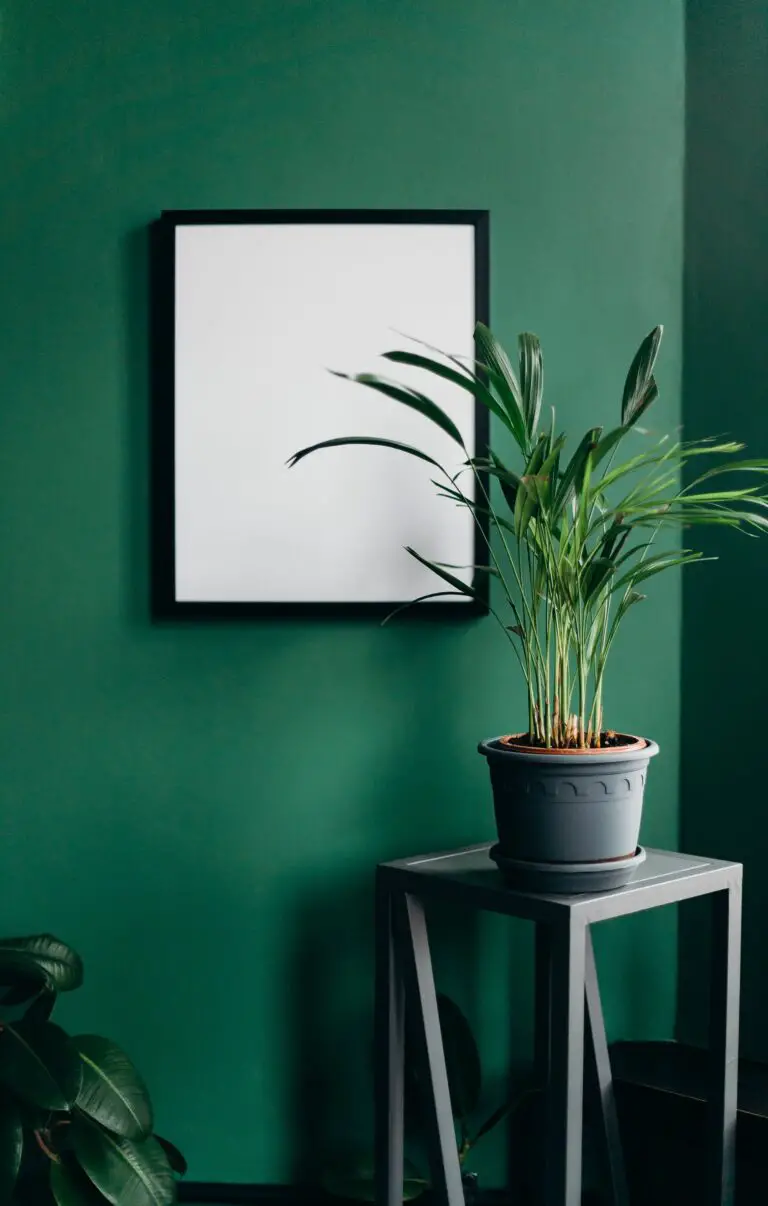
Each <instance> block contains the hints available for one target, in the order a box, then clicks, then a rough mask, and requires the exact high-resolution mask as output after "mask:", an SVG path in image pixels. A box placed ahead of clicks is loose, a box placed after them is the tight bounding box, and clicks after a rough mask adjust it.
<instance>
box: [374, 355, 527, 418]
mask: <svg viewBox="0 0 768 1206" xmlns="http://www.w3.org/2000/svg"><path fill="white" fill-rule="evenodd" d="M384 359H385V360H391V361H392V362H393V363H395V364H408V365H411V366H413V367H414V368H421V369H424V370H425V372H428V373H433V374H434V375H435V376H436V377H443V378H444V379H445V380H446V381H450V382H452V384H453V385H458V386H459V388H460V389H463V390H466V392H467V393H469V394H472V395H473V396H474V397H475V398H477V400H478V402H481V403H482V404H483V406H485V407H486V409H487V410H489V411H490V412H491V414H494V415H495V416H496V418H497V419H500V420H501V422H502V423H503V424H504V426H505V427H506V428H507V430H508V431H510V432H512V433H513V434H514V425H513V423H512V422H511V420H510V418H509V415H508V414H507V412H506V411H505V410H504V407H503V406H500V405H499V403H498V402H497V401H496V399H495V398H494V396H493V394H492V393H491V391H490V390H489V389H488V388H487V386H485V385H484V384H483V382H482V381H480V380H479V378H478V377H475V376H474V374H472V375H469V376H467V375H465V374H464V373H459V372H457V371H456V370H455V369H452V368H449V367H448V365H446V364H440V362H439V360H432V359H430V357H429V356H419V355H418V354H417V353H415V352H385V353H384Z"/></svg>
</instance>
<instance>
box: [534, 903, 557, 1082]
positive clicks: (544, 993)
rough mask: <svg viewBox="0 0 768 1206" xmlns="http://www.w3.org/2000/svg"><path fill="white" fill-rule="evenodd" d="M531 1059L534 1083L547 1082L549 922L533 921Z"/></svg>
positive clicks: (550, 1028) (550, 1022)
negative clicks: (533, 965)
mask: <svg viewBox="0 0 768 1206" xmlns="http://www.w3.org/2000/svg"><path fill="white" fill-rule="evenodd" d="M535 960H536V962H535V973H534V974H535V1001H534V1030H533V1063H534V1074H535V1077H536V1082H537V1084H539V1085H541V1087H542V1089H543V1090H546V1086H547V1085H548V1084H549V1073H550V1062H551V1061H550V1055H551V1052H550V1045H551V1041H552V1016H551V1014H552V936H551V933H550V926H548V925H545V924H544V922H543V921H537V923H536V954H535Z"/></svg>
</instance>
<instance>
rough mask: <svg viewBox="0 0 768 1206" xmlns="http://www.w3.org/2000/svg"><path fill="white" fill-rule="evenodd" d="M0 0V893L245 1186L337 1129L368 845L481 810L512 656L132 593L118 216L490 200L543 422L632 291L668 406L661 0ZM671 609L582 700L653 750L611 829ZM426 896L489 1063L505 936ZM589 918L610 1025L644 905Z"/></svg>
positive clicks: (140, 470) (668, 956)
mask: <svg viewBox="0 0 768 1206" xmlns="http://www.w3.org/2000/svg"><path fill="white" fill-rule="evenodd" d="M0 15H1V16H2V32H1V40H0V155H1V157H2V158H1V162H2V164H3V172H2V176H1V177H0V214H2V218H1V219H0V264H1V265H2V281H3V287H2V290H1V291H0V306H1V307H2V317H1V318H0V373H1V374H2V378H1V381H2V394H1V396H2V406H1V407H0V457H1V458H2V469H1V471H0V514H1V515H2V517H3V518H2V524H0V566H1V567H2V580H3V601H2V617H3V619H2V624H1V625H0V667H2V672H1V673H0V691H1V692H2V696H1V699H2V719H1V723H0V767H2V776H1V777H0V784H1V785H2V811H1V812H0V816H2V843H1V844H0V867H1V870H2V874H1V875H0V893H2V897H1V898H2V926H3V928H4V929H5V930H6V931H9V932H10V931H30V930H34V929H37V928H46V929H54V930H56V931H57V932H59V933H61V935H62V936H64V937H66V938H67V939H69V940H70V941H71V942H72V943H73V944H75V945H76V946H77V947H78V948H79V949H80V950H81V951H82V953H83V955H84V957H85V960H86V965H87V987H86V988H85V989H84V990H83V992H82V993H81V994H80V996H79V997H78V998H77V999H72V1000H71V1001H68V1002H66V1004H65V1008H64V1017H65V1020H66V1021H67V1022H68V1023H70V1024H72V1025H75V1026H77V1027H80V1028H98V1029H102V1030H104V1031H106V1032H107V1033H111V1034H112V1035H114V1036H115V1037H116V1038H118V1039H119V1040H120V1041H121V1042H122V1043H123V1044H124V1045H125V1046H126V1047H127V1048H128V1049H129V1050H130V1051H131V1052H132V1053H133V1055H134V1057H135V1058H136V1060H137V1061H138V1062H139V1064H140V1065H141V1067H142V1068H143V1069H144V1071H145V1074H146V1076H147V1078H148V1080H149V1081H150V1083H151V1085H152V1087H153V1089H154V1095H155V1097H156V1103H157V1113H158V1119H159V1124H160V1126H161V1128H162V1129H163V1130H165V1131H166V1132H169V1133H171V1134H172V1135H173V1136H174V1138H175V1139H176V1140H177V1141H178V1142H179V1143H180V1144H181V1145H183V1146H184V1147H185V1149H186V1150H187V1151H188V1153H189V1155H190V1157H191V1175H192V1176H193V1177H194V1178H196V1179H229V1180H244V1181H245V1180H253V1181H261V1180H283V1179H287V1178H289V1177H291V1176H292V1175H300V1174H302V1173H306V1172H307V1171H308V1170H310V1169H311V1168H312V1166H313V1164H314V1163H315V1162H316V1160H317V1159H318V1155H319V1152H320V1150H321V1149H324V1148H325V1147H326V1146H331V1145H332V1144H333V1143H334V1142H335V1141H338V1140H341V1139H344V1138H348V1137H349V1135H351V1134H354V1133H356V1132H357V1133H359V1134H360V1135H366V1134H367V1127H368V1120H367V1094H368V1085H369V1079H368V1062H369V1044H368V1035H369V1030H368V1026H369V1008H370V997H371V993H370V976H371V961H370V946H371V925H370V903H371V901H370V895H371V892H370V889H371V878H372V870H373V867H374V864H375V863H376V861H377V860H379V859H382V858H386V857H393V856H396V855H403V854H406V853H409V852H416V851H419V850H424V849H426V850H429V849H435V848H438V849H439V848H441V847H449V846H451V845H454V844H459V843H464V842H470V841H473V840H482V839H484V838H486V837H488V836H489V835H490V833H491V830H492V820H491V812H490V801H489V791H488V788H487V785H486V777H485V776H486V772H485V768H484V765H483V764H482V763H481V760H480V759H479V758H478V756H477V755H476V753H475V743H476V741H477V739H478V738H479V737H483V736H487V735H488V734H491V733H494V732H499V731H503V730H505V729H509V728H510V727H513V726H514V725H515V724H517V723H518V720H519V718H520V717H521V716H522V710H521V709H522V692H521V684H520V682H519V678H518V674H517V673H516V670H515V666H514V664H513V663H512V661H511V659H509V658H508V657H507V656H506V655H505V654H504V653H503V651H502V649H501V647H500V645H499V643H498V640H497V635H496V633H495V632H494V630H493V628H492V623H491V621H484V622H478V623H475V624H474V625H467V626H466V627H457V626H454V627H442V626H439V625H434V626H430V625H424V624H418V625H408V624H401V625H399V626H397V625H396V626H392V627H391V628H388V629H386V630H383V631H382V630H380V629H379V628H378V627H376V626H374V625H372V624H370V623H334V624H332V623H321V622H318V623H309V622H305V623H253V624H243V625H216V626H209V627H203V626H188V627H181V626H173V625H166V626H163V627H158V626H153V625H152V624H151V623H150V621H149V619H148V614H147V596H148V583H147V529H148V506H147V493H148V491H147V315H146V278H147V265H146V257H147V237H146V230H147V224H148V222H150V221H151V220H152V219H153V218H154V217H155V216H156V215H157V214H158V212H159V211H160V210H161V209H162V208H166V207H168V208H183V207H192V206H196V207H226V206H246V207H247V206H252V207H259V206H278V207H280V206H285V207H289V206H296V207H300V206H345V207H348V206H359V207H366V206H382V207H386V206H394V207H409V206H419V207H430V206H435V207H441V206H451V207H453V206H457V207H461V206H465V207H479V208H489V209H490V210H491V213H492V245H493V315H494V325H495V326H496V327H497V329H498V331H499V333H500V334H501V335H502V336H503V337H504V338H506V339H511V338H513V337H514V335H515V334H516V332H517V331H518V330H519V329H524V328H530V329H533V330H536V331H538V332H539V333H540V335H541V336H542V338H543V340H544V346H545V349H546V355H547V357H548V360H547V381H548V399H549V402H550V403H556V404H557V407H558V410H559V414H560V418H561V420H562V422H563V423H564V424H566V425H568V426H573V427H575V428H576V429H579V430H580V429H583V428H584V427H586V426H587V425H588V424H591V423H592V422H594V421H598V422H600V421H603V422H606V423H607V422H613V421H614V419H615V416H616V414H617V410H618V403H619V397H620V391H621V384H622V382H623V377H624V372H625V370H626V367H627V364H628V361H629V358H630V357H631V355H632V353H633V351H634V348H635V346H636V344H637V342H638V341H639V338H640V337H641V336H642V335H643V334H644V333H645V332H646V331H647V330H648V329H649V328H650V327H651V326H652V325H653V324H654V323H655V322H657V321H659V320H663V321H664V322H665V323H666V324H667V331H668V335H667V340H666V343H665V348H664V354H663V363H662V368H661V383H662V389H663V398H662V401H661V402H660V404H659V407H658V411H657V413H656V422H657V423H658V424H659V425H660V427H669V426H673V425H674V424H676V423H677V422H678V420H679V378H680V366H681V245H682V149H683V67H684V64H683V12H682V0H646V2H645V3H644V4H642V5H634V4H617V3H611V2H608V0H583V2H582V3H581V4H579V5H578V6H577V8H574V5H573V4H572V2H571V0H548V3H546V4H539V3H535V2H534V0H515V2H513V3H510V2H509V0H474V2H473V3H472V4H467V3H465V2H464V0H461V2H460V0H412V2H411V3H407V4H406V3H404V2H403V0H389V3H384V2H383V0H327V2H325V3H320V2H316V0H250V2H246V0H216V3H211V2H210V0H133V2H132V3H130V4H128V3H118V2H117V0H100V3H99V4H92V3H88V2H87V0H69V2H68V3H67V4H61V3H60V2H59V0H56V2H54V0H36V3H35V4H34V5H30V4H28V3H27V2H26V0H4V2H3V3H2V5H0ZM679 620H680V600H679V584H678V583H677V582H676V581H670V582H667V583H666V584H662V585H661V587H660V589H658V590H657V591H656V592H655V594H654V596H653V601H652V602H649V603H648V604H647V605H646V608H645V609H644V614H638V615H637V618H636V619H635V621H634V623H633V624H632V625H631V626H630V628H629V630H628V632H627V634H626V638H625V640H624V643H623V644H622V645H621V647H620V648H619V649H618V651H617V653H616V655H615V667H614V675H613V680H612V689H611V693H610V696H609V706H610V708H611V712H610V718H611V719H612V720H613V722H614V723H615V724H616V726H617V727H620V726H623V727H626V728H627V729H629V730H631V731H638V732H642V733H648V734H652V735H653V736H655V737H657V738H658V740H659V742H660V744H661V746H662V749H663V757H662V758H660V759H659V760H658V762H657V764H656V765H655V766H654V768H653V774H652V780H651V786H650V790H649V798H648V808H647V821H646V825H645V830H644V834H645V840H646V841H648V842H650V843H655V844H658V845H667V846H669V845H674V844H675V841H676V836H677V821H676V818H677V763H678V702H679V700H678V678H679V674H678V670H679V666H678V655H679ZM638 650H639V651H640V656H638ZM440 920H441V923H440V925H439V926H438V927H437V930H438V934H437V943H436V945H437V956H438V963H439V965H440V968H441V977H442V981H443V983H444V984H445V985H446V986H447V987H449V988H451V989H452V990H453V991H454V992H455V993H456V995H458V996H459V998H460V999H461V1000H462V1003H463V1004H465V1006H466V1008H467V1009H468V1010H469V1011H470V1012H471V1014H472V1016H473V1018H474V1020H475V1021H476V1022H477V1024H478V1026H479V1028H480V1030H481V1033H482V1043H483V1049H484V1055H485V1057H486V1059H487V1060H488V1063H489V1066H490V1069H491V1076H492V1079H495V1080H496V1081H498V1080H499V1078H500V1077H501V1075H502V1069H503V1066H504V1060H505V1058H506V1054H507V1051H508V1047H509V1042H508V1039H509V1034H510V1031H511V1041H512V1044H513V1049H514V1052H515V1053H517V1054H518V1055H519V1054H520V1052H522V1051H523V1050H524V1044H525V1043H526V1042H527V1040H528V1038H529V1034H530V1017H529V1007H530V999H529V995H530V994H529V988H530V975H529V959H530V953H531V947H530V935H529V934H528V932H527V930H526V929H525V927H523V926H522V925H520V926H518V927H512V940H511V941H510V939H509V938H508V936H507V933H508V932H507V931H506V930H505V929H504V928H502V927H499V926H493V925H488V926H483V927H481V928H480V931H479V933H477V934H475V933H474V927H473V926H472V924H471V921H470V920H468V919H461V918H450V917H449V918H441V919H440ZM600 938H601V942H600V950H599V958H600V959H601V964H602V967H603V973H604V989H605V1000H606V1009H607V1013H608V1020H609V1026H610V1028H611V1031H612V1033H614V1034H637V1035H654V1034H667V1033H668V1032H669V1031H670V1028H671V1025H672V1019H673V1013H674V1004H675V1002H674V984H673V977H674V964H675V928H674V918H673V917H671V916H666V915H662V914H658V915H656V916H653V917H648V918H633V919H628V920H627V921H626V922H623V923H621V924H620V925H618V926H615V925H614V926H613V927H609V928H608V929H607V930H606V931H605V932H604V933H601V935H600ZM510 985H511V996H509V995H508V989H510ZM487 1164H488V1167H491V1166H492V1165H493V1169H492V1171H491V1173H490V1174H489V1175H490V1176H491V1177H492V1178H493V1177H497V1176H499V1175H500V1173H499V1169H498V1161H496V1164H495V1165H494V1162H493V1160H491V1159H490V1157H489V1158H488V1159H487Z"/></svg>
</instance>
